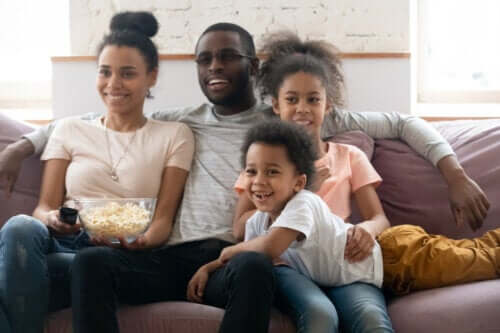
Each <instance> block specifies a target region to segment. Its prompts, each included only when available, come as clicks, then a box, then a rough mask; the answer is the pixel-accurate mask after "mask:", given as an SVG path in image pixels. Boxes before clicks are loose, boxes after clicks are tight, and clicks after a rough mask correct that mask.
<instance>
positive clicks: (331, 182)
mask: <svg viewBox="0 0 500 333" xmlns="http://www.w3.org/2000/svg"><path fill="white" fill-rule="evenodd" d="M315 164H316V167H319V166H322V165H329V166H330V170H331V173H332V174H333V176H331V177H330V178H328V179H327V180H325V181H324V182H323V184H322V185H321V188H320V189H319V191H318V192H316V193H317V194H318V195H319V196H320V197H321V198H323V200H324V201H325V202H326V204H327V205H328V207H330V210H331V211H332V212H333V213H334V214H336V215H338V216H339V217H341V218H342V219H344V220H346V219H347V218H348V217H349V216H350V215H351V195H352V193H354V192H356V191H357V190H358V189H359V188H361V187H363V186H365V185H368V184H373V185H374V186H378V185H379V184H380V182H381V181H382V178H381V177H380V175H379V174H378V173H377V171H375V168H373V166H372V165H371V163H370V161H369V160H368V158H367V157H366V155H365V153H363V152H362V151H361V150H360V149H358V148H357V147H355V146H351V145H346V144H340V143H333V142H328V152H327V153H326V154H325V155H324V156H323V157H322V158H320V159H319V160H317V161H316V163H315ZM243 176H244V174H243V173H241V174H240V176H239V177H238V180H237V181H236V184H235V185H234V189H235V191H236V192H238V193H241V192H242V191H244V185H243V181H244V180H243Z"/></svg>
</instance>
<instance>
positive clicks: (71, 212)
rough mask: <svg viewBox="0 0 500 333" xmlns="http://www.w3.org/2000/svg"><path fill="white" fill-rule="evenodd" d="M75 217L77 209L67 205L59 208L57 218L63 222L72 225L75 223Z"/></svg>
mask: <svg viewBox="0 0 500 333" xmlns="http://www.w3.org/2000/svg"><path fill="white" fill-rule="evenodd" d="M77 217H78V210H76V209H73V208H69V207H61V208H59V219H60V220H61V221H63V222H64V223H67V224H70V225H73V224H75V223H76V219H77Z"/></svg>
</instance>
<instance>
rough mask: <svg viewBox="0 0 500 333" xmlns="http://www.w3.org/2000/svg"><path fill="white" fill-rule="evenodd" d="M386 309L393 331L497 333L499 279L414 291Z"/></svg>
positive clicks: (393, 301) (390, 303) (413, 332)
mask: <svg viewBox="0 0 500 333" xmlns="http://www.w3.org/2000/svg"><path fill="white" fill-rule="evenodd" d="M388 309H389V315H390V316H391V320H392V324H393V326H394V330H395V331H396V332H404V333H422V332H440V333H477V332H483V333H493V332H500V321H499V320H495V318H498V310H499V309H500V280H491V281H482V282H474V283H468V284H463V285H458V286H451V287H444V288H437V289H431V290H424V291H419V292H414V293H411V294H409V295H407V296H404V297H398V298H395V299H391V300H388Z"/></svg>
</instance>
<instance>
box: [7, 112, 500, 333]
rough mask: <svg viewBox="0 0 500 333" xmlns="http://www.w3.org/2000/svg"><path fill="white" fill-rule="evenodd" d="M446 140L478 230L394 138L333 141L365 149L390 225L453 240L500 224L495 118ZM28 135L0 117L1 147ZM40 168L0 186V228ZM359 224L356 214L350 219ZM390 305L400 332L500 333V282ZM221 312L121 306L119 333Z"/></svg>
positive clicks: (52, 331)
mask: <svg viewBox="0 0 500 333" xmlns="http://www.w3.org/2000/svg"><path fill="white" fill-rule="evenodd" d="M432 124H433V126H435V128H436V129H437V130H438V131H439V132H440V133H441V134H442V135H443V136H444V137H445V138H446V139H447V140H448V141H449V142H450V144H451V146H452V147H453V148H454V150H455V151H456V153H457V156H458V158H459V160H460V162H461V163H462V165H463V167H464V168H465V170H466V171H467V173H468V174H469V175H470V176H471V177H472V178H473V179H474V180H476V182H477V183H478V184H479V185H480V186H481V187H482V189H483V190H484V191H485V192H486V194H487V196H488V198H489V200H490V203H491V208H490V210H489V214H488V217H487V219H486V220H485V222H484V225H483V227H482V228H481V229H480V230H479V231H477V232H472V231H471V230H470V228H469V227H468V226H462V227H457V226H456V225H455V223H454V221H453V218H452V215H451V212H450V209H449V203H448V199H447V198H448V194H447V187H446V184H445V183H444V181H443V179H442V178H441V176H440V174H439V172H438V171H437V170H436V169H435V168H434V167H433V166H432V165H431V164H430V163H429V162H427V161H426V160H424V159H423V158H422V157H420V156H418V155H417V154H416V153H415V152H414V151H413V150H412V149H411V148H409V147H408V146H407V145H405V144H404V143H402V142H400V141H397V140H372V139H371V138H369V137H367V136H366V135H364V134H363V133H361V132H354V133H344V134H341V135H338V136H335V137H333V138H331V140H334V141H336V142H341V143H350V144H354V145H356V146H358V147H359V148H360V149H362V150H363V151H364V152H365V153H366V154H367V155H368V156H369V157H370V158H371V161H372V163H373V165H374V166H375V168H376V169H377V171H378V172H379V173H380V175H381V176H382V178H383V180H384V181H383V183H382V184H381V185H380V186H379V187H378V189H377V192H378V194H379V196H380V198H381V201H382V204H383V206H384V209H385V212H386V214H387V216H388V218H389V220H390V222H391V224H393V225H398V224H407V223H410V224H415V225H420V226H422V227H424V228H425V229H426V230H427V231H429V232H431V233H440V234H445V235H447V236H449V237H452V238H461V237H474V236H478V235H480V234H482V233H483V232H485V231H486V230H488V229H492V228H499V227H500V200H499V199H500V120H480V121H473V120H467V121H448V122H436V123H432ZM31 130H33V128H32V127H31V126H28V125H27V124H24V123H21V122H17V121H13V120H11V119H9V118H7V117H4V116H1V115H0V150H1V149H3V147H4V146H5V145H7V144H8V143H10V142H12V141H14V140H16V139H17V138H19V136H20V135H22V134H23V133H27V132H29V131H31ZM40 176H41V164H40V161H39V159H38V157H37V156H34V157H32V158H30V159H29V160H27V161H26V162H25V163H24V165H23V168H22V170H21V175H20V177H19V179H18V182H17V185H16V187H15V191H14V193H13V194H12V196H11V198H9V199H6V197H5V194H4V190H3V189H4V187H5V184H0V225H1V224H3V223H4V222H5V221H6V220H7V219H8V218H9V217H10V216H12V215H15V214H19V213H27V214H30V213H31V211H32V210H33V208H34V207H35V205H36V202H37V196H38V191H39V187H40ZM353 215H354V217H353V219H354V220H355V219H356V213H354V214H353ZM387 304H388V309H389V314H390V316H391V319H392V322H393V325H394V328H395V330H396V332H398V333H417V332H419V333H420V332H440V333H447V332H454V333H473V332H474V333H477V332H482V333H487V332H500V320H498V317H497V315H498V313H499V311H500V280H490V281H480V282H474V283H468V284H463V285H457V286H451V287H444V288H437V289H432V290H426V291H419V292H413V293H410V294H409V295H405V296H399V297H391V296H389V295H388V298H387ZM222 316H223V310H221V309H218V308H215V307H211V306H207V305H201V304H195V303H187V302H160V303H154V304H147V305H142V306H123V307H121V308H120V310H119V321H120V327H121V331H122V332H124V333H132V332H155V333H162V332H163V333H167V332H169V333H170V332H176V333H183V332H186V333H187V332H217V328H218V326H219V323H220V320H221V318H222ZM294 331H295V329H294V326H293V324H292V322H291V321H290V319H289V318H288V317H287V316H285V315H283V314H281V313H280V312H279V311H277V310H273V313H272V320H271V323H270V329H269V332H276V333H277V332H285V333H286V332H290V333H293V332H294ZM46 332H47V333H56V332H57V333H59V332H60V333H63V332H64V333H68V332H71V311H70V309H64V310H61V311H58V312H55V313H51V314H49V316H48V318H47V321H46Z"/></svg>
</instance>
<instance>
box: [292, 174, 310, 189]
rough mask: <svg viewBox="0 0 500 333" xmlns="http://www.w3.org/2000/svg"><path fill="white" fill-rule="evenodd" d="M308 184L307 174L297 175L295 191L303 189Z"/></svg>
mask: <svg viewBox="0 0 500 333" xmlns="http://www.w3.org/2000/svg"><path fill="white" fill-rule="evenodd" d="M306 184H307V176H306V175H305V174H301V175H300V176H298V177H297V180H296V182H295V186H294V187H293V190H294V191H295V192H299V191H300V190H303V189H304V188H305V187H306Z"/></svg>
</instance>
